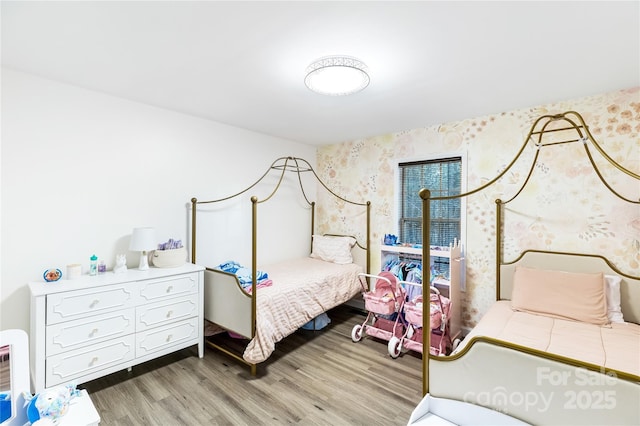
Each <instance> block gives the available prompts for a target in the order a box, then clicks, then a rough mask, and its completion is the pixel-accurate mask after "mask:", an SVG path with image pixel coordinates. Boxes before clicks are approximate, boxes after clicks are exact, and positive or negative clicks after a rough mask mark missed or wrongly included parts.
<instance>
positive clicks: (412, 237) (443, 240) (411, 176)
mask: <svg viewBox="0 0 640 426" xmlns="http://www.w3.org/2000/svg"><path fill="white" fill-rule="evenodd" d="M399 185H400V188H399V189H400V190H399V194H400V200H399V203H398V206H399V229H400V230H399V238H400V241H401V242H406V243H414V244H415V243H417V244H422V198H420V195H418V193H419V191H420V190H421V189H422V188H427V189H429V191H431V197H432V198H433V197H443V196H449V195H456V194H460V193H461V192H462V157H452V158H441V159H436V160H425V161H413V162H406V163H400V164H399ZM461 203H462V199H461V198H455V199H452V200H438V201H431V228H430V234H431V235H430V239H431V241H430V243H431V245H432V246H434V245H435V246H449V244H450V243H451V242H453V240H454V239H458V240H460V239H461V236H462V222H461V211H462V208H461Z"/></svg>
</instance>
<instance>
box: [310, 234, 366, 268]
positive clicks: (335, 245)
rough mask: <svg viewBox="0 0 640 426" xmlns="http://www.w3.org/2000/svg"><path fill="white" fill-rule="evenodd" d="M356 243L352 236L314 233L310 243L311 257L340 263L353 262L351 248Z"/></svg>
mask: <svg viewBox="0 0 640 426" xmlns="http://www.w3.org/2000/svg"><path fill="white" fill-rule="evenodd" d="M355 244H356V240H355V238H353V237H333V236H324V235H314V236H313V240H312V245H311V255H310V256H311V257H312V258H314V259H320V260H324V261H325V262H333V263H337V264H340V265H345V264H347V263H353V256H351V248H352V247H353V246H354V245H355Z"/></svg>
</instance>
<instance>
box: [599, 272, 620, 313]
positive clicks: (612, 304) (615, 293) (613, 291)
mask: <svg viewBox="0 0 640 426" xmlns="http://www.w3.org/2000/svg"><path fill="white" fill-rule="evenodd" d="M604 280H605V281H606V283H607V288H606V291H607V317H608V318H609V321H611V322H624V318H623V317H622V308H621V307H620V282H621V281H622V279H621V278H620V277H619V276H617V275H605V276H604Z"/></svg>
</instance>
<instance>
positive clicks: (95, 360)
mask: <svg viewBox="0 0 640 426" xmlns="http://www.w3.org/2000/svg"><path fill="white" fill-rule="evenodd" d="M96 362H98V357H97V356H94V357H93V358H92V359H91V362H90V363H89V367H93V366H94V365H95V363H96Z"/></svg>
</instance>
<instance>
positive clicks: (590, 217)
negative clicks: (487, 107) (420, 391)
mask: <svg viewBox="0 0 640 426" xmlns="http://www.w3.org/2000/svg"><path fill="white" fill-rule="evenodd" d="M568 111H575V112H577V113H579V114H580V115H581V116H582V118H583V119H584V121H585V123H586V125H587V126H588V129H589V130H590V132H591V134H592V135H593V137H594V139H595V141H596V142H597V143H598V144H599V145H600V146H601V147H602V149H603V150H604V151H605V152H606V153H607V155H608V156H609V157H611V158H612V159H613V160H614V161H616V162H617V163H619V164H620V165H621V166H622V167H624V168H625V169H627V170H630V171H631V172H633V173H635V174H640V87H634V88H630V89H626V90H621V91H616V92H611V93H606V94H602V95H597V96H590V97H585V98H581V99H576V100H570V101H563V102H558V103H554V104H549V105H543V106H537V107H532V108H528V109H520V110H515V111H510V112H505V113H502V114H496V115H489V116H485V117H478V118H470V119H466V120H463V121H458V122H453V123H446V124H441V125H437V126H430V127H425V128H418V129H411V130H406V131H402V132H398V133H393V134H387V135H381V136H378V137H373V138H367V139H359V140H354V141H350V142H346V143H342V144H335V145H327V146H322V147H320V148H319V149H318V156H317V172H318V175H319V176H320V178H321V179H323V180H324V182H326V183H327V185H328V186H329V187H330V188H331V189H332V190H333V191H335V192H336V193H337V194H340V195H342V196H344V197H345V198H347V199H349V200H355V201H367V200H368V201H371V208H372V210H371V230H372V235H371V237H372V268H371V270H372V272H373V273H375V272H377V271H379V270H380V255H379V253H380V242H381V239H382V238H383V237H384V234H385V233H394V234H395V233H397V224H396V223H395V220H396V219H395V217H394V215H395V203H396V199H397V195H396V194H395V185H396V183H395V171H396V168H397V164H398V162H399V161H406V160H408V159H414V160H419V159H425V158H433V157H434V156H437V155H439V154H451V153H458V154H464V155H466V159H467V166H466V172H467V182H466V184H467V190H468V191H469V190H472V189H475V188H477V187H479V186H481V185H483V184H485V183H486V182H488V181H490V180H491V179H493V178H494V177H496V176H497V175H498V174H499V173H500V172H501V171H503V170H504V169H505V168H506V167H507V165H509V164H510V163H511V162H512V160H513V159H514V158H515V157H516V155H517V153H518V151H519V150H520V149H521V148H522V146H523V144H525V139H526V138H527V135H529V132H530V130H531V127H532V125H533V124H534V122H535V121H536V120H537V119H538V118H539V117H541V116H543V115H547V114H559V113H565V112H568ZM559 133H561V132H559ZM533 140H535V139H529V142H527V143H526V146H525V147H524V150H523V153H522V155H521V156H520V157H519V159H518V161H516V162H515V163H514V164H513V167H511V168H510V169H509V170H508V172H507V173H506V174H505V175H504V176H503V177H502V178H501V179H499V180H498V181H497V182H495V183H494V184H493V185H491V186H489V187H488V188H486V189H485V190H482V191H480V192H478V193H476V194H474V195H471V196H469V197H467V201H466V210H467V216H466V221H467V222H466V223H467V225H466V228H467V229H466V238H465V237H463V243H464V250H465V261H466V291H465V292H464V293H463V306H462V312H463V314H462V315H463V325H464V326H465V327H473V326H474V325H475V324H476V322H477V321H478V320H479V318H480V317H481V316H482V315H483V313H484V312H485V311H486V310H487V309H488V308H489V307H490V306H491V304H492V303H493V301H494V300H495V256H496V254H495V252H496V249H495V245H496V229H495V226H496V224H495V223H496V219H495V213H496V212H495V210H496V203H495V200H496V199H501V200H503V201H504V200H508V199H510V198H511V197H513V196H514V195H515V194H516V193H517V192H518V190H519V188H520V187H521V186H522V184H523V182H524V179H525V178H526V176H527V174H528V172H529V170H530V168H531V166H532V164H534V163H533V160H534V157H535V154H536V151H538V158H537V161H536V162H535V165H534V166H533V170H534V171H533V174H532V176H531V178H530V180H529V182H528V183H527V185H526V186H525V188H524V190H523V191H522V192H521V193H520V194H519V195H518V196H517V197H516V198H515V199H514V200H513V201H512V202H510V203H509V204H507V205H506V206H505V211H504V223H503V229H504V247H503V253H504V258H505V259H506V260H510V259H513V258H515V257H516V256H517V255H518V254H519V253H520V252H521V251H522V250H524V249H527V248H537V249H546V250H558V251H571V252H585V253H596V254H601V255H603V256H605V257H607V258H608V259H610V260H611V261H612V262H613V263H614V264H615V265H616V266H617V267H618V268H619V269H620V270H621V271H622V272H625V273H629V274H633V275H640V205H639V204H633V203H629V202H624V201H623V200H621V199H620V198H618V197H616V196H615V195H613V194H612V193H611V192H610V191H609V190H608V189H607V187H606V186H605V185H604V184H603V183H602V182H601V180H600V179H599V177H598V175H597V173H596V172H594V169H593V167H592V166H591V164H590V161H589V157H588V155H587V153H586V150H585V146H587V147H588V148H589V152H590V154H591V156H592V158H593V160H594V162H595V163H596V165H597V167H598V169H599V170H600V171H601V174H602V176H603V178H604V180H605V181H606V182H607V184H608V185H610V186H611V188H612V189H613V190H614V191H616V192H617V193H618V194H620V195H621V196H622V197H624V198H627V199H630V200H636V201H637V200H640V183H639V181H638V180H637V179H634V178H632V177H629V176H628V175H626V174H624V173H622V172H620V171H619V170H618V169H617V168H615V167H613V166H611V165H610V163H609V162H608V161H606V159H605V158H604V157H603V156H602V155H600V154H599V153H598V151H597V150H596V149H595V148H594V146H593V145H590V144H589V143H587V144H583V143H581V142H576V143H566V144H553V145H548V146H544V147H541V148H540V149H539V150H537V149H536V147H535V144H534V143H533V142H532V141H533ZM326 203H334V204H328V205H327V204H326ZM361 211H362V209H360V210H357V209H353V208H351V207H350V206H348V205H346V204H345V203H335V201H333V200H332V199H331V197H329V196H327V195H326V192H323V191H318V210H317V215H318V231H319V232H334V233H336V232H340V233H350V234H355V235H357V236H359V237H360V238H364V233H365V228H364V223H365V222H364V219H363V217H362V214H361V213H358V212H361Z"/></svg>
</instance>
